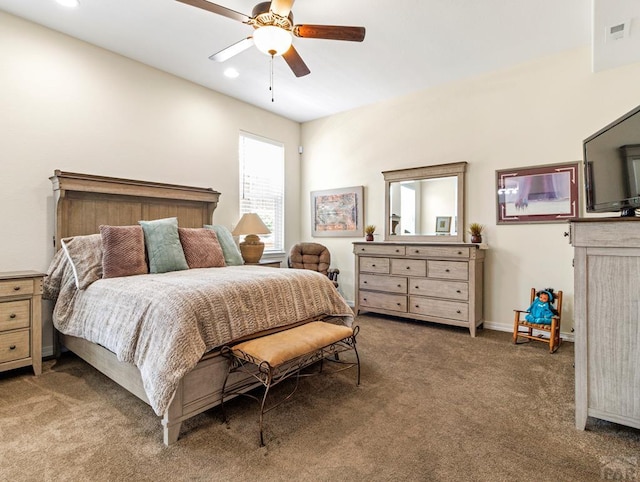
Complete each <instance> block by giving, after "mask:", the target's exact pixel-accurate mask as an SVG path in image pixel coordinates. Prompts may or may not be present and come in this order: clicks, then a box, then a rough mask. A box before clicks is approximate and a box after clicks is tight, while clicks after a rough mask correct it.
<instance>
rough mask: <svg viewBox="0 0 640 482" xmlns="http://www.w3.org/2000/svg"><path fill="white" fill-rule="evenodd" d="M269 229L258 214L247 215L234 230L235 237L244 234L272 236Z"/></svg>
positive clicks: (244, 215) (243, 216)
mask: <svg viewBox="0 0 640 482" xmlns="http://www.w3.org/2000/svg"><path fill="white" fill-rule="evenodd" d="M270 233H271V231H269V228H268V227H267V226H265V224H264V223H263V222H262V219H260V216H258V215H257V214H256V213H245V214H243V215H242V217H241V218H240V221H238V224H236V227H235V228H234V229H233V233H232V234H233V235H234V236H240V235H243V234H270Z"/></svg>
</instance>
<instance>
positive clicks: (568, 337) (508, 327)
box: [483, 321, 574, 343]
mask: <svg viewBox="0 0 640 482" xmlns="http://www.w3.org/2000/svg"><path fill="white" fill-rule="evenodd" d="M483 326H484V327H485V328H486V329H487V330H495V331H506V332H507V333H513V323H509V324H506V323H496V322H495V321H485V322H484V323H483ZM560 338H562V340H563V341H568V342H571V343H573V341H574V336H573V333H562V332H561V333H560Z"/></svg>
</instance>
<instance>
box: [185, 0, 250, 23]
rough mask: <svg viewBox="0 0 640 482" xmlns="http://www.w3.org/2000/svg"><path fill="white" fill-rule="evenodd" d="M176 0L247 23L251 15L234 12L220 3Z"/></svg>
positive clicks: (200, 0) (203, 0) (199, 0)
mask: <svg viewBox="0 0 640 482" xmlns="http://www.w3.org/2000/svg"><path fill="white" fill-rule="evenodd" d="M177 1H178V2H182V3H186V4H187V5H192V6H194V7H198V8H201V9H203V10H207V11H208V12H213V13H217V14H218V15H222V16H224V17H228V18H230V19H232V20H237V21H238V22H243V23H247V22H248V21H249V20H251V17H249V16H248V15H245V14H244V13H240V12H236V11H235V10H231V9H230V8H227V7H223V6H222V5H218V4H215V3H211V2H208V1H207V0H177Z"/></svg>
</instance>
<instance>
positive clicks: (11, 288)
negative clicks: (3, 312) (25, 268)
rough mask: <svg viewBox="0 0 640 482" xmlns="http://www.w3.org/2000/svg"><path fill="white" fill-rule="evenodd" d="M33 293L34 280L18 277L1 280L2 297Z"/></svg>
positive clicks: (0, 293) (0, 294)
mask: <svg viewBox="0 0 640 482" xmlns="http://www.w3.org/2000/svg"><path fill="white" fill-rule="evenodd" d="M30 294H33V280H31V279H16V280H8V281H0V297H5V296H20V295H30Z"/></svg>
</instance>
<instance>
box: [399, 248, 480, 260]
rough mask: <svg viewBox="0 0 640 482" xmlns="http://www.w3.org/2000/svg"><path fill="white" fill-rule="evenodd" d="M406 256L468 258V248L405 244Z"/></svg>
mask: <svg viewBox="0 0 640 482" xmlns="http://www.w3.org/2000/svg"><path fill="white" fill-rule="evenodd" d="M407 256H428V257H430V258H469V248H467V247H460V248H455V247H451V246H407Z"/></svg>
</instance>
